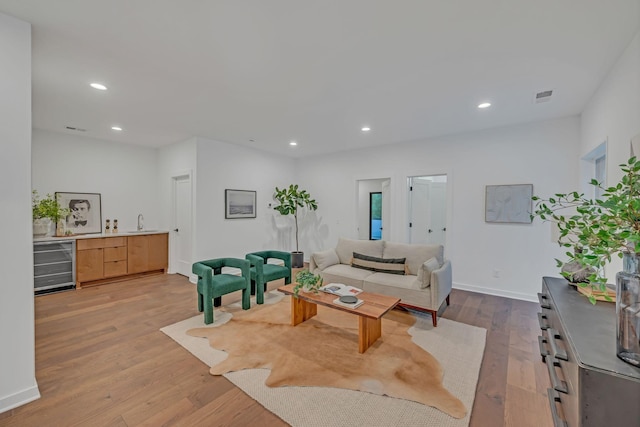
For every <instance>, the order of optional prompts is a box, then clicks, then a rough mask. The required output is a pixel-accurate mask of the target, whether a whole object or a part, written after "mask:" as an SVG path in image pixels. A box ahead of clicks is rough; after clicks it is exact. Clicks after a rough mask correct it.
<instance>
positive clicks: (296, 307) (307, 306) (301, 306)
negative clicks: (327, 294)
mask: <svg viewBox="0 0 640 427" xmlns="http://www.w3.org/2000/svg"><path fill="white" fill-rule="evenodd" d="M316 314H318V306H317V305H316V304H314V303H312V302H308V301H304V300H302V299H300V298H294V297H293V296H292V297H291V326H296V325H298V324H300V323H302V322H304V321H305V320H309V319H311V318H312V317H313V316H315V315H316Z"/></svg>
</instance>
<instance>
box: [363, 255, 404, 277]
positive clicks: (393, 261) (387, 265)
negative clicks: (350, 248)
mask: <svg viewBox="0 0 640 427" xmlns="http://www.w3.org/2000/svg"><path fill="white" fill-rule="evenodd" d="M405 259H406V258H378V257H374V256H368V255H363V254H359V253H358V252H354V253H353V259H352V260H351V266H352V267H355V268H362V269H363V270H371V271H376V272H379V273H389V274H400V275H404V274H405V271H404V266H405Z"/></svg>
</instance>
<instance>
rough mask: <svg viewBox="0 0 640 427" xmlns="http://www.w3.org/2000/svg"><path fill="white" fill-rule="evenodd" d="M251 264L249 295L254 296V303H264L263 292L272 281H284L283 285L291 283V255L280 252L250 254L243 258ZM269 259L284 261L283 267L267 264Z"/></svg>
mask: <svg viewBox="0 0 640 427" xmlns="http://www.w3.org/2000/svg"><path fill="white" fill-rule="evenodd" d="M245 258H246V259H247V260H249V262H250V263H251V268H250V274H251V295H255V294H256V290H257V297H256V302H257V303H258V304H263V303H264V291H265V290H266V289H267V283H268V282H271V281H272V280H277V279H284V283H285V285H288V284H289V283H291V253H289V252H282V251H261V252H252V253H249V254H247V255H246V256H245ZM270 258H274V259H279V260H282V261H284V265H277V264H269V263H267V261H268V260H269V259H270Z"/></svg>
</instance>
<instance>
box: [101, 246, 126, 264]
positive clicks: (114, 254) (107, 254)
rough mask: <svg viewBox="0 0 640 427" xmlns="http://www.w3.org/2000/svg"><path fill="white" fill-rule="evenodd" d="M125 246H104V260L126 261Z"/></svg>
mask: <svg viewBox="0 0 640 427" xmlns="http://www.w3.org/2000/svg"><path fill="white" fill-rule="evenodd" d="M126 260H127V247H126V246H119V247H116V248H104V262H111V261H126Z"/></svg>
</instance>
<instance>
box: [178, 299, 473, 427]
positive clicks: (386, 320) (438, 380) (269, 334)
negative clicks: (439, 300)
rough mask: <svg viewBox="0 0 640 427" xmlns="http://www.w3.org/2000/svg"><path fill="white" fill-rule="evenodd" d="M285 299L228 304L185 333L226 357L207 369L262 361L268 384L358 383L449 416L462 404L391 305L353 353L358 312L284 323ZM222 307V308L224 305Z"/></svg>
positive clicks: (321, 311)
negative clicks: (240, 306)
mask: <svg viewBox="0 0 640 427" xmlns="http://www.w3.org/2000/svg"><path fill="white" fill-rule="evenodd" d="M290 298H291V297H286V298H283V299H282V300H281V301H280V302H278V303H275V304H265V305H259V306H254V307H252V308H251V309H250V310H247V311H244V310H237V311H236V310H234V309H229V308H226V310H228V311H232V312H233V317H232V318H231V320H230V321H229V322H228V323H225V324H222V325H221V326H219V327H215V328H196V329H191V330H189V331H188V332H187V333H188V335H191V336H194V337H206V338H208V339H209V343H210V345H211V346H212V347H214V348H216V349H218V350H223V351H225V352H227V353H228V355H229V356H228V358H227V359H226V360H225V361H223V362H221V363H218V364H217V365H214V366H212V367H211V370H210V372H211V374H212V375H222V374H225V373H227V372H232V371H239V370H243V369H253V368H268V369H270V370H271V374H270V375H269V377H268V378H267V380H266V381H265V384H266V385H267V386H269V387H281V386H317V387H337V388H344V389H350V390H359V391H365V392H370V393H375V394H379V395H387V396H392V397H396V398H401V399H407V400H412V401H415V402H419V403H422V404H425V405H429V406H433V407H435V408H437V409H439V410H441V411H443V412H445V413H447V414H449V415H451V416H452V417H455V418H462V417H464V416H465V414H466V408H465V407H464V405H463V404H462V402H461V401H460V400H458V399H457V398H456V397H455V396H453V395H452V394H451V393H449V392H448V391H447V390H446V389H445V388H444V387H443V385H442V378H443V371H442V368H441V366H440V363H438V361H437V360H436V359H435V358H434V357H433V356H431V354H429V353H428V352H426V351H425V350H423V349H422V348H420V347H419V346H418V345H416V344H415V343H413V342H412V341H411V336H410V335H409V333H408V332H407V330H408V329H409V328H410V327H411V326H412V325H413V324H414V323H415V318H414V317H413V316H412V315H411V314H409V313H406V312H401V311H397V310H393V311H392V312H390V313H388V314H387V315H386V316H385V317H383V319H382V337H381V338H379V339H378V341H376V343H375V344H374V345H373V346H371V347H370V348H369V349H368V350H367V351H366V352H365V353H364V354H360V353H358V318H357V317H356V316H354V315H352V314H348V313H344V312H341V311H339V310H334V309H330V308H326V307H321V306H319V307H318V314H317V315H316V316H315V317H313V318H312V319H309V320H307V321H306V322H304V323H301V324H299V325H297V326H291V325H290ZM223 310H225V309H223Z"/></svg>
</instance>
